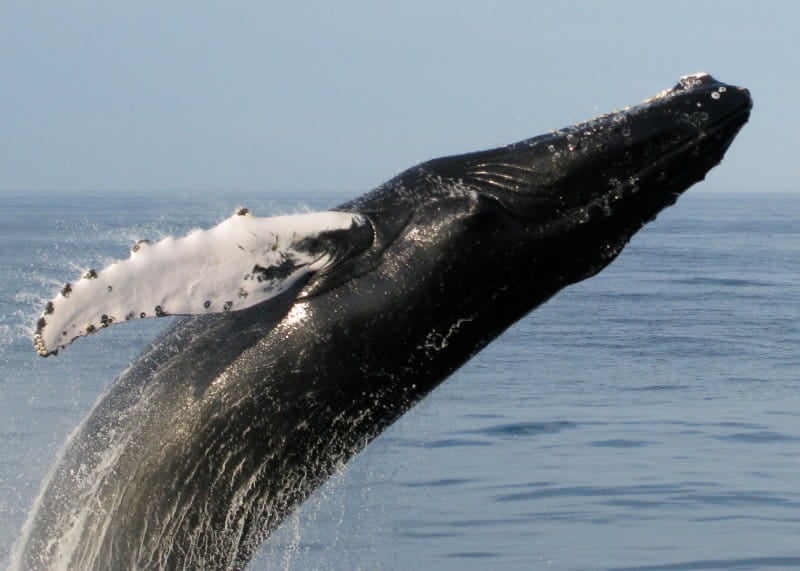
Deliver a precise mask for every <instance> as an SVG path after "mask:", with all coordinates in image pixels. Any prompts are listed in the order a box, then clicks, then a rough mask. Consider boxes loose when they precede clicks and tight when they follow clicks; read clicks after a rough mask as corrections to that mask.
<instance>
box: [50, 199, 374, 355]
mask: <svg viewBox="0 0 800 571" xmlns="http://www.w3.org/2000/svg"><path fill="white" fill-rule="evenodd" d="M366 223H367V222H366V220H365V219H364V218H363V217H362V216H360V215H358V214H351V213H347V212H333V211H331V212H315V213H309V214H296V215H290V216H276V217H272V218H260V217H257V216H253V215H251V214H250V213H249V212H248V211H247V210H246V209H241V210H239V211H238V212H237V213H236V214H235V215H233V216H232V217H230V218H228V219H227V220H225V221H223V222H222V223H220V224H218V225H217V226H215V227H213V228H211V229H209V230H197V231H195V232H192V233H190V234H188V235H187V236H185V237H183V238H177V239H176V238H171V237H170V238H165V239H163V240H161V241H160V242H158V243H155V244H149V243H147V242H146V241H141V242H139V243H137V244H136V246H134V247H133V250H132V252H131V256H130V258H128V259H127V260H121V261H118V262H115V263H113V264H111V265H109V266H108V267H106V268H104V269H102V270H99V271H94V270H89V271H87V272H86V273H85V274H84V275H83V276H82V278H81V279H80V280H78V281H76V282H74V283H71V284H69V283H68V284H67V285H66V286H64V288H63V289H62V290H61V292H60V293H59V294H58V295H56V296H55V298H53V299H52V300H51V301H49V302H47V304H46V306H45V310H44V313H43V314H42V316H41V318H40V319H39V322H38V323H37V326H36V333H35V335H34V347H35V349H36V352H37V353H39V354H40V355H42V356H47V355H50V354H52V353H55V352H56V351H58V349H59V348H62V347H66V346H67V345H69V344H70V343H72V341H74V340H75V339H76V338H78V337H82V336H85V335H88V334H90V333H93V332H95V331H97V330H99V329H102V328H103V327H107V326H108V325H111V324H114V323H120V322H123V321H130V320H131V319H140V318H144V317H161V316H164V315H202V314H207V313H220V312H225V311H236V310H240V309H245V308H248V307H252V306H254V305H256V304H259V303H261V302H263V301H266V300H268V299H270V298H272V297H275V296H277V295H279V294H281V293H282V292H284V291H286V290H287V289H289V288H291V287H292V285H294V284H295V283H296V282H297V281H298V280H301V279H303V278H304V277H306V276H307V275H308V274H310V273H312V272H316V271H318V270H319V269H321V268H323V267H325V265H326V264H327V263H329V262H330V261H331V252H330V248H327V249H326V248H325V246H324V244H323V243H322V242H324V241H322V240H320V239H319V238H320V237H321V236H322V235H324V234H325V233H330V232H335V231H346V230H349V229H351V228H354V227H357V226H361V225H364V224H366Z"/></svg>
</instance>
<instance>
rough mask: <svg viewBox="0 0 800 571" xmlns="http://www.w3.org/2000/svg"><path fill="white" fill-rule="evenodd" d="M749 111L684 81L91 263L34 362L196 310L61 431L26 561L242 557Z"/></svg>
mask: <svg viewBox="0 0 800 571" xmlns="http://www.w3.org/2000/svg"><path fill="white" fill-rule="evenodd" d="M751 105H752V102H751V98H750V94H749V93H748V92H747V90H745V89H742V88H737V87H733V86H730V85H726V84H723V83H720V82H718V81H716V80H714V79H713V78H712V77H710V76H708V75H705V74H699V75H693V76H687V77H684V78H682V79H680V81H679V82H678V84H677V85H676V86H675V87H673V88H671V89H668V90H666V91H663V92H661V93H660V94H658V95H656V96H655V97H653V98H652V99H649V100H647V101H645V102H643V103H642V104H640V105H638V106H636V107H632V108H628V109H625V110H622V111H619V112H614V113H611V114H608V115H603V116H601V117H597V118H594V119H591V120H589V121H586V122H584V123H580V124H577V125H575V126H572V127H568V128H566V129H562V130H560V131H556V132H553V133H550V134H546V135H542V136H539V137H535V138H533V139H529V140H525V141H522V142H519V143H515V144H512V145H509V146H506V147H501V148H497V149H492V150H489V151H483V152H476V153H470V154H465V155H459V156H451V157H445V158H440V159H435V160H432V161H429V162H426V163H423V164H420V165H418V166H416V167H413V168H411V169H409V170H407V171H405V172H403V173H401V174H400V175H398V176H396V177H395V178H393V179H392V180H390V181H388V182H386V183H385V184H383V185H381V186H380V187H378V188H377V189H375V190H373V191H371V192H369V193H368V194H366V195H364V196H361V197H359V198H356V199H354V200H352V201H350V202H347V203H345V204H342V205H341V206H339V207H338V208H336V209H334V210H332V211H330V212H322V213H315V214H308V215H294V216H286V217H276V218H259V217H257V216H254V215H252V214H251V213H249V212H247V211H245V210H244V209H242V210H240V211H238V212H237V213H235V214H234V216H232V217H231V218H230V219H228V220H226V221H224V222H222V223H221V224H220V225H218V226H217V227H215V228H212V229H210V230H206V231H197V232H194V233H192V234H190V235H188V236H186V237H184V238H180V239H171V238H170V239H166V240H164V241H161V242H159V243H155V244H148V243H144V242H143V243H140V244H137V245H136V246H135V247H134V251H133V252H132V254H131V257H130V258H129V259H127V260H124V261H120V262H117V263H115V264H112V265H110V266H108V267H107V268H105V269H102V270H98V271H95V270H89V271H87V272H86V273H85V274H84V276H83V277H82V278H81V279H79V280H77V281H75V282H73V283H71V284H67V285H66V286H65V287H64V288H63V289H62V290H61V292H60V293H59V294H57V295H56V296H55V297H54V299H53V300H52V301H50V302H48V303H47V305H46V306H45V310H44V313H43V314H42V316H41V318H40V319H39V322H38V324H37V328H36V335H35V337H34V345H35V348H36V350H37V352H39V353H40V354H42V355H48V354H51V353H54V352H56V351H57V350H59V349H60V348H63V347H65V346H67V345H69V344H70V343H71V342H72V341H73V340H74V339H76V338H78V337H81V336H83V335H88V334H92V333H95V332H97V331H99V330H101V329H103V328H104V327H108V326H111V325H114V324H116V323H120V322H124V321H130V320H136V319H140V318H142V317H150V316H160V315H169V314H175V315H187V317H185V318H182V319H180V320H177V321H176V322H175V323H174V325H173V326H172V327H171V328H170V329H169V330H168V331H167V332H166V333H164V334H163V335H162V336H161V337H160V338H159V339H157V340H156V341H155V342H154V343H153V344H151V345H150V346H149V347H148V348H146V349H145V350H144V351H143V353H142V354H141V355H140V357H138V359H137V360H135V361H134V362H133V364H132V365H131V366H130V367H129V368H128V369H127V370H126V371H124V372H123V373H122V374H121V375H120V376H119V377H118V378H117V379H116V380H115V381H114V383H112V385H111V386H110V387H109V389H108V390H107V392H106V394H105V395H104V396H103V397H102V398H101V399H100V400H99V401H98V402H97V404H96V405H95V407H94V408H93V410H92V411H91V412H90V414H89V415H88V417H87V418H86V419H85V420H84V421H83V423H82V424H81V425H80V426H79V427H78V429H76V431H75V432H74V433H73V435H72V436H71V437H70V439H69V441H68V442H67V444H66V445H65V447H64V448H63V449H62V451H61V452H60V455H59V458H58V459H57V462H56V465H55V467H54V468H53V470H52V472H51V473H50V475H49V476H48V478H47V479H46V481H45V482H44V484H43V487H42V491H41V492H40V495H39V497H38V498H37V500H36V501H35V504H34V506H33V508H32V510H31V512H30V514H29V516H28V520H27V522H26V524H25V526H24V528H23V533H22V535H21V537H20V540H19V541H18V543H17V545H16V547H15V552H14V555H13V560H12V566H18V567H20V568H24V569H49V568H53V567H62V568H73V569H133V568H137V569H154V568H162V569H176V568H204V569H226V568H227V569H239V568H242V567H244V566H245V565H246V564H247V562H248V560H249V559H250V557H251V555H252V554H253V552H254V550H255V549H256V548H257V547H258V545H259V544H260V543H261V542H262V541H263V539H264V538H265V537H266V536H267V535H268V534H269V533H270V532H271V531H272V530H274V529H275V528H276V527H277V526H278V525H279V524H280V523H281V521H282V520H283V519H284V518H285V517H286V516H287V514H289V513H290V512H291V511H292V510H293V509H294V507H295V506H297V505H298V504H299V503H300V502H302V501H303V500H304V499H305V498H306V497H307V496H308V495H309V494H310V493H311V492H312V491H313V490H314V489H315V488H317V487H318V486H319V485H320V484H321V483H322V482H324V481H325V480H326V479H327V478H328V477H329V476H330V475H331V474H332V473H333V472H334V471H336V469H337V467H338V466H340V465H341V464H342V463H343V462H346V461H347V460H348V459H349V458H350V457H352V456H353V455H354V454H356V453H357V452H358V451H359V450H361V449H362V448H363V447H364V446H365V445H366V444H368V443H369V442H370V440H371V439H373V438H375V437H376V436H377V435H378V434H379V433H380V432H381V431H382V430H383V429H384V428H386V427H387V426H388V425H389V424H391V423H392V422H393V421H395V420H396V419H397V418H398V417H399V416H400V415H401V414H403V413H404V412H405V411H406V410H408V409H409V408H410V407H411V406H412V405H413V404H414V403H415V402H417V401H419V400H420V399H421V398H422V397H423V396H424V395H425V394H427V393H428V392H429V391H431V390H432V389H433V388H434V387H436V386H437V385H438V384H439V383H441V382H442V381H443V380H444V379H445V378H446V377H447V376H448V375H450V374H451V373H452V372H453V371H454V370H455V369H457V368H458V367H459V366H460V365H462V364H463V363H464V362H466V361H467V360H468V359H469V358H470V357H472V356H473V355H474V354H475V353H477V352H478V351H480V350H481V348H483V347H485V346H486V345H487V344H488V343H489V342H490V341H492V339H494V338H495V337H497V336H498V335H500V334H501V333H502V332H503V331H504V330H505V329H506V328H507V327H509V326H510V325H511V324H512V323H514V322H515V321H516V320H518V319H520V318H521V317H522V316H524V315H525V314H527V313H528V312H530V311H531V310H532V309H534V308H535V307H537V306H538V305H540V304H541V303H543V302H544V301H546V300H547V299H548V298H550V297H551V296H553V295H554V294H555V293H557V292H558V291H559V290H561V289H562V288H564V287H565V286H567V285H569V284H572V283H575V282H577V281H580V280H583V279H585V278H588V277H590V276H592V275H594V274H596V273H597V272H599V271H600V270H601V269H603V268H604V267H605V266H607V265H608V264H609V263H610V262H611V261H612V260H613V259H614V258H615V257H616V256H617V255H618V254H619V253H620V251H621V250H622V248H623V247H624V246H625V244H626V243H627V242H628V241H629V240H630V238H631V236H632V235H633V234H634V233H635V232H636V231H638V230H639V229H640V228H641V227H642V226H643V225H644V224H645V223H646V222H648V221H650V220H652V219H653V218H654V217H655V216H656V215H657V214H658V213H659V212H660V211H661V210H662V209H663V208H665V207H667V206H669V205H671V204H672V203H673V202H675V200H676V199H677V197H678V196H679V195H680V194H681V193H682V192H683V191H685V190H686V189H687V188H688V187H689V186H691V185H692V184H694V183H696V182H698V181H700V180H702V179H703V178H704V177H705V175H706V173H707V172H708V171H709V170H710V169H711V168H712V167H714V166H715V165H716V164H718V163H719V162H720V160H721V159H722V157H723V154H724V153H725V151H726V150H727V148H728V146H729V145H730V144H731V142H732V141H733V139H734V137H735V136H736V134H737V132H738V131H739V129H740V128H741V127H742V126H743V125H744V124H745V122H746V121H747V120H748V118H749V113H750V109H751ZM101 334H102V333H101Z"/></svg>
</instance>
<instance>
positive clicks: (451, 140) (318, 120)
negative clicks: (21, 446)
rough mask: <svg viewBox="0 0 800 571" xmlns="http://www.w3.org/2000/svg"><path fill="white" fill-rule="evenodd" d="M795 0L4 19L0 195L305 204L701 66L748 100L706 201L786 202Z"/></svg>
mask: <svg viewBox="0 0 800 571" xmlns="http://www.w3.org/2000/svg"><path fill="white" fill-rule="evenodd" d="M799 22H800V2H796V1H791V0H786V1H784V2H768V1H761V2H754V1H752V0H750V1H747V2H738V1H729V0H728V1H719V2H711V1H700V0H689V1H674V0H673V1H669V2H646V1H641V0H638V1H626V2H621V1H620V2H603V1H598V0H594V1H585V2H577V1H576V2H565V1H558V0H551V1H548V2H534V1H519V2H491V1H482V2H469V1H464V0H450V1H440V2H436V1H435V0H426V1H410V0H404V1H403V2H392V3H389V2H378V1H374V0H373V1H364V2H348V1H341V2H299V1H298V2H278V1H274V2H267V1H262V2H235V1H229V2H203V1H197V0H194V1H191V2H190V1H185V2H181V1H168V2H163V1H159V2H135V3H134V2H100V1H95V2H88V1H86V2H82V1H77V0H72V1H70V2H52V1H48V2H39V1H30V0H27V1H19V2H16V1H11V0H3V1H2V4H1V5H0V69H2V80H0V111H1V112H0V190H41V189H47V190H65V191H75V190H87V189H88V190H108V191H123V192H131V191H136V190H146V191H152V190H184V191H193V190H198V191H200V190H205V191H236V190H259V189H260V190H264V191H265V192H267V191H278V190H280V191H294V190H297V191H313V190H323V191H324V190H339V191H341V190H352V191H353V194H356V193H360V192H362V191H365V190H368V189H369V188H372V187H374V186H375V185H377V184H379V183H380V182H382V181H383V180H385V179H387V178H389V177H390V176H392V175H393V174H395V173H397V172H399V171H401V170H403V169H405V168H406V167H408V166H411V165H412V164H414V163H416V162H419V161H422V160H425V159H429V158H433V157H436V156H441V155H446V154H455V153H460V152H466V151H473V150H478V149H482V148H489V147H493V146H498V145H501V144H506V143H511V142H514V141H516V140H519V139H524V138H528V137H531V136H534V135H537V134H540V133H542V132H545V131H548V130H550V129H553V128H558V127H563V126H566V125H568V124H571V123H574V122H576V121H580V120H582V119H586V118H588V117H590V116H593V115H596V114H598V113H601V112H606V111H610V110H612V109H614V108H617V107H623V106H625V105H628V104H634V103H637V102H639V101H640V100H642V99H644V98H646V97H649V96H650V95H653V94H655V93H656V92H658V91H660V90H661V89H663V88H666V87H669V86H671V85H672V84H673V83H674V82H675V80H676V79H677V78H678V77H679V76H681V75H684V74H687V73H692V72H697V71H708V72H710V73H712V74H713V75H714V76H715V77H717V78H718V79H720V80H722V81H725V82H729V83H734V84H738V85H745V86H747V87H749V88H750V89H751V91H752V93H753V97H754V100H755V107H754V111H753V115H752V117H751V122H750V124H749V125H748V126H746V127H745V129H744V130H743V132H742V134H741V135H740V137H739V139H738V140H737V141H736V142H735V143H734V145H733V147H732V148H731V150H730V152H729V153H728V156H727V158H726V161H725V162H724V163H723V165H722V166H721V167H720V168H718V169H717V170H715V171H714V172H713V173H712V174H711V175H710V176H709V178H708V180H707V181H706V182H705V183H703V185H702V188H703V189H705V190H793V191H796V190H798V189H800V185H799V184H798V178H800V166H798V165H800V160H798V157H796V156H795V155H796V153H797V152H798V149H800V145H799V144H798V142H797V138H798V133H800V100H798V99H799V97H798V96H799V95H800V42H798V37H800V32H799V31H798V26H799V25H800V24H799Z"/></svg>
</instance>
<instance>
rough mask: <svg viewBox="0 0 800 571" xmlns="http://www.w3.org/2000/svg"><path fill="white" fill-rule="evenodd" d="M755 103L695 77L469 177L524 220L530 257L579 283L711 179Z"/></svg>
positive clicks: (490, 159)
mask: <svg viewBox="0 0 800 571" xmlns="http://www.w3.org/2000/svg"><path fill="white" fill-rule="evenodd" d="M751 107H752V100H751V98H750V93H749V92H748V91H747V90H746V89H743V88H739V87H733V86H730V85H726V84H723V83H720V82H719V81H717V80H715V79H713V78H712V77H711V76H709V75H706V74H697V75H691V76H686V77H683V78H681V79H680V80H679V82H678V83H677V85H675V86H674V87H673V88H671V89H668V90H665V91H663V92H661V93H659V94H658V95H656V96H655V97H652V98H651V99H648V100H646V101H644V102H643V103H642V104H640V105H638V106H635V107H630V108H626V109H623V110H621V111H616V112H613V113H610V114H607V115H602V116H600V117H597V118H594V119H591V120H589V121H586V122H583V123H580V124H577V125H574V126H572V127H568V128H566V129H562V130H559V131H555V132H552V133H550V134H546V135H542V136H540V137H536V138H534V139H529V140H527V141H522V142H520V143H516V144H514V145H510V146H508V147H503V148H501V149H496V150H495V151H490V152H488V153H477V154H474V155H472V159H470V160H469V161H468V164H467V166H466V168H465V171H466V172H467V175H466V176H467V177H469V179H470V180H474V181H476V182H477V184H476V185H475V186H476V187H477V188H479V189H480V190H479V194H480V195H481V196H483V197H487V198H491V199H493V200H495V201H496V202H497V203H498V204H499V205H500V206H501V207H502V208H503V209H505V210H506V211H507V212H508V213H509V215H510V216H511V217H513V218H514V219H515V220H516V221H517V222H518V224H519V235H518V236H516V237H515V239H516V240H518V241H520V242H524V243H525V244H526V245H527V250H528V252H529V255H530V256H532V257H533V258H535V259H543V258H546V263H547V265H548V268H551V269H552V268H553V267H554V265H558V264H559V260H562V261H563V272H561V273H560V276H561V278H562V279H563V280H564V281H566V282H573V281H577V280H580V279H584V278H586V277H588V276H590V275H593V274H595V273H597V272H598V271H600V270H601V269H602V268H603V267H605V266H606V265H607V264H608V263H609V262H611V261H612V260H613V259H614V258H615V257H616V256H617V254H619V252H620V251H621V250H622V248H623V246H624V245H625V244H626V243H627V242H628V240H630V238H631V236H632V235H633V234H634V233H635V232H636V231H637V230H639V229H640V228H641V227H642V226H643V225H644V224H645V223H647V222H648V221H650V220H652V219H653V218H655V216H656V215H657V214H658V213H659V212H660V211H661V210H662V209H664V208H665V207H667V206H669V205H671V204H673V203H674V202H675V201H676V200H677V198H678V196H680V194H681V193H682V192H684V191H685V190H686V189H687V188H689V187H690V186H691V185H692V184H694V183H696V182H698V181H700V180H702V179H703V178H704V177H705V176H706V173H707V172H708V171H709V170H710V169H711V168H713V167H714V166H715V165H717V164H718V163H719V162H720V161H721V160H722V158H723V155H724V153H725V151H726V150H727V149H728V147H729V145H730V144H731V142H732V141H733V139H734V137H735V136H736V134H737V133H738V131H739V129H740V128H741V127H742V126H743V125H744V124H745V123H746V122H747V120H748V118H749V115H750V109H751ZM549 273H550V275H552V272H549Z"/></svg>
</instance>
